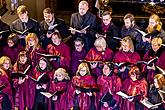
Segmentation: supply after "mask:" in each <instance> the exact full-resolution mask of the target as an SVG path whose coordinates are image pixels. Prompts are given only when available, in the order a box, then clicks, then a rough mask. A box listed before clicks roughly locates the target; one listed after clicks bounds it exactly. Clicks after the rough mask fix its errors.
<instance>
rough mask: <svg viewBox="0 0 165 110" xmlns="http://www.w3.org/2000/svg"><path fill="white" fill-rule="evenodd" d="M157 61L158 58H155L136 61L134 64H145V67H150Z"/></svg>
mask: <svg viewBox="0 0 165 110" xmlns="http://www.w3.org/2000/svg"><path fill="white" fill-rule="evenodd" d="M157 60H158V57H155V58H153V59H151V60H149V61H137V62H136V64H139V63H143V64H146V65H149V66H152V64H153V63H156V61H157Z"/></svg>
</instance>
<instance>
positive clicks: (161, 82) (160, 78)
mask: <svg viewBox="0 0 165 110" xmlns="http://www.w3.org/2000/svg"><path fill="white" fill-rule="evenodd" d="M154 79H156V80H157V82H158V85H159V89H161V88H162V87H163V86H165V78H164V76H163V74H157V75H155V76H154Z"/></svg>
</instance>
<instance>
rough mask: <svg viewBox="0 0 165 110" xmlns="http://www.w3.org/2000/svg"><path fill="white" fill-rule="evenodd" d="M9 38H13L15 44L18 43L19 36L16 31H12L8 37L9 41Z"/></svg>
mask: <svg viewBox="0 0 165 110" xmlns="http://www.w3.org/2000/svg"><path fill="white" fill-rule="evenodd" d="M8 40H12V41H13V42H14V44H17V43H18V40H19V37H18V35H17V34H15V33H11V34H10V35H9V36H8V38H7V41H8Z"/></svg>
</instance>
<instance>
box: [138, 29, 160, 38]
mask: <svg viewBox="0 0 165 110" xmlns="http://www.w3.org/2000/svg"><path fill="white" fill-rule="evenodd" d="M136 30H137V31H138V32H139V33H141V34H142V36H143V37H146V38H150V37H153V36H156V35H158V34H159V33H160V31H158V30H154V31H153V32H151V33H145V32H144V31H141V30H139V29H136Z"/></svg>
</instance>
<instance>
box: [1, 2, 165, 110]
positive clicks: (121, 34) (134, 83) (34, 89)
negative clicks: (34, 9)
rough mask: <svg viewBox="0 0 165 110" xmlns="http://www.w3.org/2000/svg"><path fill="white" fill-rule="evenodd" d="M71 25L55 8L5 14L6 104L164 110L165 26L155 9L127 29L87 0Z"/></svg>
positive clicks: (18, 108)
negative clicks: (10, 17) (142, 24)
mask: <svg viewBox="0 0 165 110" xmlns="http://www.w3.org/2000/svg"><path fill="white" fill-rule="evenodd" d="M78 7H79V8H78V12H77V13H73V14H72V15H71V20H70V27H69V29H68V28H67V26H66V24H65V22H64V21H63V20H62V19H59V18H56V17H55V15H54V12H53V11H52V10H51V9H50V8H45V9H44V10H43V16H44V20H43V21H41V22H40V23H38V22H37V21H36V20H34V19H32V18H30V17H29V16H28V11H27V9H26V6H25V5H21V6H19V7H18V8H17V15H18V17H19V18H18V19H17V20H15V21H13V22H12V24H11V25H10V26H8V25H7V24H5V23H4V22H3V21H0V56H1V57H0V110H151V109H152V110H165V76H164V75H165V47H164V43H165V32H164V30H163V29H162V23H161V21H160V18H159V16H158V15H156V14H152V15H151V16H150V17H149V21H148V22H149V23H148V27H146V29H145V30H142V29H141V28H139V27H138V26H137V25H136V22H135V18H134V16H133V15H132V14H131V13H128V14H126V15H125V16H124V19H123V21H124V24H123V27H121V29H119V27H117V26H115V24H114V23H113V20H112V16H111V12H109V11H105V12H104V13H103V14H102V17H101V20H100V21H99V20H98V21H97V20H96V18H97V17H96V16H95V15H94V14H92V13H91V12H89V11H88V9H89V6H88V3H87V2H86V1H84V0H83V1H81V2H80V3H79V6H78Z"/></svg>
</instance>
